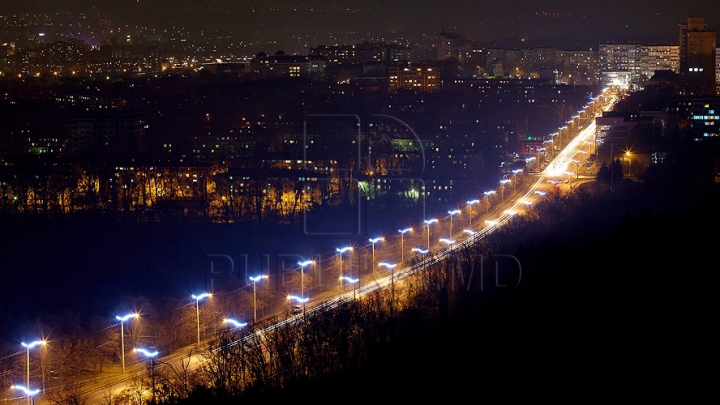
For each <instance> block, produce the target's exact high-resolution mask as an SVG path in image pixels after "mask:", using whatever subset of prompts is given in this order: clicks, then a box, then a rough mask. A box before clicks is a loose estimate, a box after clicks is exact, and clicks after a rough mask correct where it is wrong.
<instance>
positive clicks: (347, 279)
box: [342, 276, 360, 300]
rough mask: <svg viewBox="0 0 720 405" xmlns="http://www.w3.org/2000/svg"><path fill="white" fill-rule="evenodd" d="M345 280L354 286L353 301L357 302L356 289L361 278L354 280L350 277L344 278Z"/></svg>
mask: <svg viewBox="0 0 720 405" xmlns="http://www.w3.org/2000/svg"><path fill="white" fill-rule="evenodd" d="M342 278H343V280H345V281H347V282H348V283H351V284H352V285H353V300H355V298H356V296H355V287H356V286H357V283H358V281H360V279H359V278H352V277H348V276H343V277H342Z"/></svg>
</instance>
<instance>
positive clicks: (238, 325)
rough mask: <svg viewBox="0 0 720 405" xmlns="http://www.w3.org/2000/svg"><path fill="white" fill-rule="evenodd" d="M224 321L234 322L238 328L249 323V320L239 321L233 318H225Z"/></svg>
mask: <svg viewBox="0 0 720 405" xmlns="http://www.w3.org/2000/svg"><path fill="white" fill-rule="evenodd" d="M223 322H225V323H229V324H232V325H233V326H234V327H236V328H242V327H243V326H245V325H247V322H238V321H236V320H235V319H231V318H225V319H223Z"/></svg>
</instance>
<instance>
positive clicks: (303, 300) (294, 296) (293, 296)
mask: <svg viewBox="0 0 720 405" xmlns="http://www.w3.org/2000/svg"><path fill="white" fill-rule="evenodd" d="M288 299H289V300H293V301H297V302H307V301H308V300H310V298H302V297H298V296H297V295H288Z"/></svg>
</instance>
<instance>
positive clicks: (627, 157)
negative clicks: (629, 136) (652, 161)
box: [625, 150, 632, 178]
mask: <svg viewBox="0 0 720 405" xmlns="http://www.w3.org/2000/svg"><path fill="white" fill-rule="evenodd" d="M625 160H627V161H628V178H631V177H632V153H630V151H629V150H628V151H625Z"/></svg>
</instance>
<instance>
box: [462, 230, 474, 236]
mask: <svg viewBox="0 0 720 405" xmlns="http://www.w3.org/2000/svg"><path fill="white" fill-rule="evenodd" d="M463 232H465V233H467V234H469V235H475V234H476V233H477V232H475V231H473V230H472V229H465V230H464V231H463Z"/></svg>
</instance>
